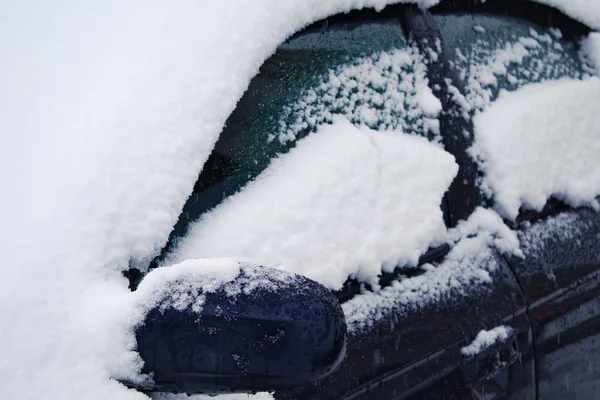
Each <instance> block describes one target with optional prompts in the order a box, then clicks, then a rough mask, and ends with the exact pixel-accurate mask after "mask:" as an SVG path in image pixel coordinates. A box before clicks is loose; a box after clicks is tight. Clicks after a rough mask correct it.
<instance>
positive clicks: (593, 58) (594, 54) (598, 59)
mask: <svg viewBox="0 0 600 400" xmlns="http://www.w3.org/2000/svg"><path fill="white" fill-rule="evenodd" d="M582 47H583V51H584V53H585V55H586V57H587V58H588V59H589V62H590V64H591V65H593V66H594V68H595V69H596V74H597V75H599V76H600V32H592V33H590V34H589V35H588V37H587V38H585V39H584V40H583V43H582Z"/></svg>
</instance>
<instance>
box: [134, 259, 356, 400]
mask: <svg viewBox="0 0 600 400" xmlns="http://www.w3.org/2000/svg"><path fill="white" fill-rule="evenodd" d="M197 261H200V260H190V261H186V262H184V263H182V264H186V263H187V264H188V265H187V267H185V268H181V267H180V268H179V269H180V271H175V272H173V271H165V270H171V269H177V268H178V266H175V267H169V268H158V269H156V270H153V271H151V272H150V273H149V274H148V275H147V276H146V277H145V278H144V280H143V281H142V283H141V284H140V286H139V287H138V290H137V291H136V295H137V296H139V298H140V299H144V298H147V299H149V300H148V301H149V302H150V303H151V305H150V308H149V310H148V311H147V313H146V316H145V319H144V321H143V323H142V324H140V325H139V326H137V328H136V330H135V336H136V339H137V346H138V352H139V354H140V356H141V358H142V360H143V361H144V367H143V372H144V373H148V374H151V376H152V377H153V381H154V383H153V385H152V386H150V387H145V388H143V389H144V390H146V391H160V392H178V393H211V394H214V393H225V392H257V391H269V390H277V389H285V388H292V387H296V386H299V385H302V384H306V383H309V382H313V381H316V380H319V379H321V378H324V377H325V376H327V375H329V374H331V373H332V372H333V371H334V370H335V369H336V368H337V367H338V366H339V364H340V363H341V361H342V359H343V357H344V355H345V346H346V321H345V319H344V314H343V311H342V309H341V307H340V304H339V302H338V300H337V298H336V297H335V296H334V295H333V294H332V293H331V291H330V290H328V289H327V288H325V287H324V286H322V285H320V284H319V283H317V282H315V281H312V280H310V279H308V278H306V277H303V276H299V275H294V274H291V273H288V272H284V271H280V270H275V269H271V268H265V267H259V266H254V265H248V264H241V263H240V264H238V263H237V262H235V263H234V265H233V272H232V270H231V268H232V267H231V265H229V266H227V267H226V268H225V270H223V272H222V275H223V276H224V278H222V277H219V269H218V268H216V269H215V268H210V267H209V270H210V271H209V273H208V274H204V275H203V272H202V268H203V266H204V267H205V266H206V265H207V263H210V262H211V261H210V260H202V261H201V264H202V265H200V266H197V268H198V269H199V272H198V271H196V272H198V274H195V273H194V265H193V264H194V262H197ZM215 262H216V263H217V264H218V263H222V262H223V261H222V259H216V260H215ZM229 264H231V261H230V262H229ZM180 265H181V264H180ZM236 270H237V272H236ZM153 274H157V275H158V274H161V275H164V276H153ZM211 274H212V275H211ZM215 274H216V275H215ZM179 275H181V276H179ZM194 280H197V281H198V282H194ZM145 281H148V282H150V283H148V284H147V285H145V284H144V283H145Z"/></svg>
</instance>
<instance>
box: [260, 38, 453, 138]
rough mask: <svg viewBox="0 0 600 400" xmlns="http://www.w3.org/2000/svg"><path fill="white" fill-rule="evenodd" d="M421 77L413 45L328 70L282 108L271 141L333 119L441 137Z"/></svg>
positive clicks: (435, 105)
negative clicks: (310, 86)
mask: <svg viewBox="0 0 600 400" xmlns="http://www.w3.org/2000/svg"><path fill="white" fill-rule="evenodd" d="M319 34H320V33H319ZM283 48H286V47H285V46H283ZM425 74H426V67H425V64H424V63H423V59H422V56H421V55H420V54H419V51H418V49H417V48H416V45H412V46H411V47H407V48H406V49H395V50H391V51H382V52H378V53H375V54H372V55H370V56H366V57H360V58H357V59H354V60H352V61H351V62H349V63H346V64H343V65H340V66H338V67H337V68H336V69H334V70H332V71H330V72H329V74H328V75H327V76H326V77H324V78H323V79H322V80H321V82H320V83H319V84H317V85H315V87H314V88H311V89H308V90H305V91H304V92H303V93H302V95H301V98H300V100H298V101H297V102H295V103H294V104H292V105H291V106H287V107H285V108H284V110H283V115H282V116H281V118H280V120H279V125H280V130H279V132H277V133H276V134H274V135H273V136H272V137H271V139H273V138H274V137H277V138H278V139H279V140H280V141H281V142H282V143H284V142H286V141H288V140H293V139H295V138H296V136H297V135H298V134H299V133H300V132H302V131H305V130H306V129H310V130H314V129H316V127H317V126H318V125H321V124H324V123H331V121H332V118H333V115H335V114H341V115H343V116H345V117H346V118H348V119H349V120H350V121H351V122H352V123H353V124H355V125H360V124H364V125H367V126H368V127H370V128H372V129H376V130H382V131H383V130H397V131H400V132H404V133H410V134H418V135H429V136H432V137H435V136H436V135H439V133H440V132H439V121H438V120H437V116H438V114H439V113H440V112H441V109H442V105H441V103H440V101H439V100H438V99H437V98H436V97H435V96H434V95H433V93H432V92H431V89H429V86H428V81H427V78H426V77H425Z"/></svg>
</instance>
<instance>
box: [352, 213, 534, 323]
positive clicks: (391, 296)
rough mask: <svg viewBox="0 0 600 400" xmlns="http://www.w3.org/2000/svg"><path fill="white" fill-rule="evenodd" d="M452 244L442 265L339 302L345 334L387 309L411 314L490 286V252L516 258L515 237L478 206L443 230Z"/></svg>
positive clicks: (493, 268)
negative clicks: (483, 285)
mask: <svg viewBox="0 0 600 400" xmlns="http://www.w3.org/2000/svg"><path fill="white" fill-rule="evenodd" d="M444 241H445V242H446V243H448V244H450V245H453V247H452V249H451V250H450V253H448V255H447V256H446V257H445V258H444V260H443V262H441V263H438V264H436V265H433V264H425V265H423V266H421V267H420V268H423V269H424V270H425V271H426V272H425V273H424V274H422V275H419V276H416V277H413V278H407V279H401V280H400V281H396V282H394V283H393V284H392V285H391V286H389V287H387V288H385V289H383V290H381V291H380V292H377V293H375V292H366V293H364V294H362V295H360V296H356V297H355V298H353V299H352V300H350V301H348V302H346V303H344V304H342V308H343V310H344V314H345V316H346V321H347V323H348V330H349V331H354V330H359V329H364V328H368V327H369V326H371V325H372V324H373V323H374V322H376V321H378V320H379V319H381V318H384V317H385V316H386V315H388V314H389V311H391V310H406V311H411V310H413V311H414V310H416V309H418V308H419V307H420V306H422V305H423V304H427V303H433V302H436V301H443V300H444V299H445V298H447V297H448V295H449V293H450V291H451V290H456V291H458V292H459V293H460V292H462V293H467V292H468V291H469V287H471V286H472V285H476V284H478V283H489V282H491V276H490V273H492V272H494V271H496V270H497V268H498V264H497V261H496V259H497V256H495V251H500V252H501V253H503V254H512V255H515V256H518V257H521V256H522V255H523V253H522V252H521V250H520V249H519V241H518V239H517V234H516V233H515V232H514V231H512V230H510V229H509V228H508V227H507V226H506V225H505V224H504V223H503V222H502V219H501V218H500V217H499V216H498V214H496V213H495V212H493V211H490V210H487V209H484V208H478V209H477V210H475V212H473V214H472V215H471V216H470V217H469V219H468V220H467V221H463V222H461V223H460V224H459V225H458V226H457V227H456V228H454V229H451V230H449V231H448V232H447V234H446V235H445V237H444Z"/></svg>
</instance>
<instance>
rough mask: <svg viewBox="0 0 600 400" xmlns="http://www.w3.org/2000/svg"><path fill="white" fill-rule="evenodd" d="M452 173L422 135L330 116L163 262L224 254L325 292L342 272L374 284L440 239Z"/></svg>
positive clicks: (337, 284) (449, 162) (450, 163)
mask: <svg viewBox="0 0 600 400" xmlns="http://www.w3.org/2000/svg"><path fill="white" fill-rule="evenodd" d="M456 172H457V166H456V164H455V162H454V159H453V158H452V156H451V155H449V154H448V153H446V152H445V151H443V150H442V149H440V148H439V147H438V146H436V145H434V144H432V143H429V142H428V141H427V139H425V138H422V137H417V136H409V135H401V134H397V133H388V132H376V131H372V130H370V129H369V128H366V127H362V128H357V127H355V126H353V125H352V124H350V122H349V121H347V120H345V119H343V118H341V117H335V118H334V123H333V125H324V126H322V127H321V128H319V130H318V131H317V132H316V133H314V134H311V135H309V136H308V137H306V138H304V139H302V140H300V141H299V142H298V144H297V147H296V148H294V149H292V150H291V152H290V153H288V154H285V155H282V156H281V157H280V158H278V159H274V160H273V161H272V163H271V165H270V166H269V167H268V168H267V169H266V170H265V171H264V172H263V173H262V174H261V175H260V176H259V177H258V178H257V179H256V180H255V181H253V182H250V183H249V184H248V185H247V186H246V187H245V188H243V189H242V190H241V192H239V193H238V194H236V195H234V196H232V197H230V198H228V199H227V200H226V201H224V202H223V203H222V204H220V205H219V206H217V207H216V208H215V209H214V210H213V211H211V212H208V213H206V214H204V215H203V216H202V217H201V219H200V220H199V221H198V222H197V223H195V224H194V225H192V226H191V228H190V231H189V234H188V235H187V236H186V237H185V238H184V239H182V241H181V242H180V244H179V246H178V248H177V249H176V250H175V251H174V253H173V254H171V256H170V257H169V259H168V261H167V262H178V261H180V260H184V259H187V258H198V257H220V256H224V255H227V256H231V257H235V258H237V259H240V260H246V261H249V262H252V263H255V264H260V265H265V266H269V267H273V268H280V269H285V270H288V271H291V272H295V273H299V274H302V275H304V276H307V277H309V278H311V279H314V280H316V281H318V282H320V283H322V284H324V285H325V286H327V287H329V288H332V289H339V288H341V286H342V285H343V283H344V282H345V281H346V279H347V278H348V276H353V277H356V278H358V279H359V280H361V281H366V282H369V283H372V284H376V283H377V280H378V279H377V275H379V274H380V273H381V271H382V269H383V270H384V271H390V270H392V269H393V268H394V267H395V266H396V265H398V264H401V265H415V264H416V263H417V261H418V258H419V256H420V255H421V254H422V253H423V252H424V251H425V250H426V249H427V248H428V246H429V245H430V243H431V241H432V240H434V239H435V238H438V239H439V238H440V237H442V236H443V235H444V233H445V226H444V222H443V217H442V212H441V209H440V203H441V200H442V196H443V194H444V192H445V191H446V189H447V188H448V186H449V185H450V182H451V181H452V179H453V178H454V175H455V174H456Z"/></svg>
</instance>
